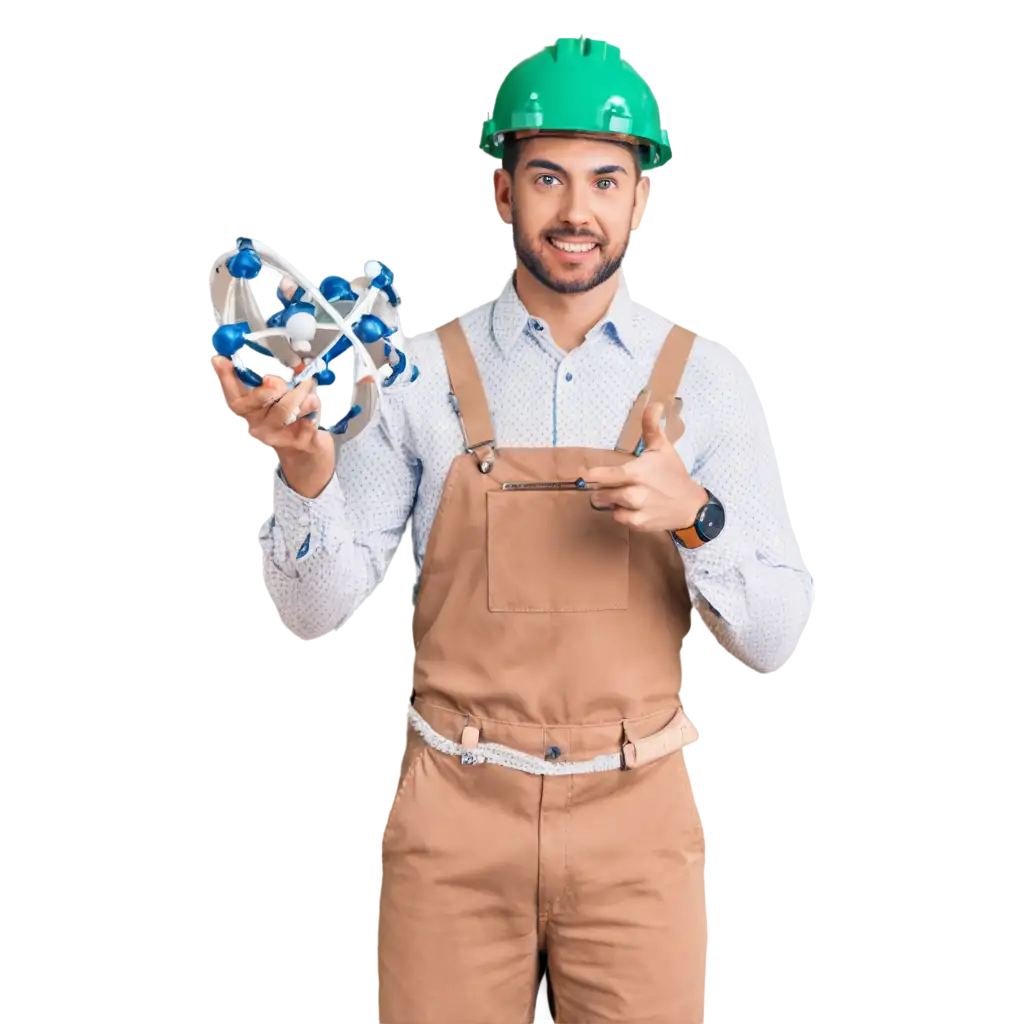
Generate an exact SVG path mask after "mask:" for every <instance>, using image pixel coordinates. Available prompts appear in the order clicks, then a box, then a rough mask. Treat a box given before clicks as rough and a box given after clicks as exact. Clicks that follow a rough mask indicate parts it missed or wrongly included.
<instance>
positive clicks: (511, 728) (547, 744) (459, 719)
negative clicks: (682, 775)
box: [412, 695, 696, 760]
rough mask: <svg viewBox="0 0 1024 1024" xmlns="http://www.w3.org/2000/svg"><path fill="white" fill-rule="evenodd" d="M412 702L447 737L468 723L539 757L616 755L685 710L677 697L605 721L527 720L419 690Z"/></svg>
mask: <svg viewBox="0 0 1024 1024" xmlns="http://www.w3.org/2000/svg"><path fill="white" fill-rule="evenodd" d="M412 704H413V707H414V708H415V709H416V711H417V712H418V713H419V714H420V715H421V716H422V717H423V719H424V720H425V721H426V722H428V723H429V725H430V726H431V727H432V728H433V729H434V730H435V731H436V732H438V733H440V734H441V735H442V736H444V737H445V738H446V739H450V740H452V741H454V742H456V743H459V742H460V741H461V739H462V736H463V732H464V730H465V729H466V727H467V726H470V727H472V728H475V729H476V730H478V734H479V742H488V743H498V744H501V745H502V746H506V747H511V748H513V749H515V750H519V751H522V752H523V753H525V754H530V755H532V756H535V757H541V758H550V756H551V752H552V748H557V754H556V755H555V756H556V757H557V758H559V759H562V760H580V759H584V758H590V757H596V756H598V755H601V754H614V753H616V752H617V751H620V750H621V749H622V746H623V744H624V743H627V742H634V743H635V742H636V741H637V740H640V739H643V738H644V737H648V736H652V735H653V734H654V733H656V732H659V731H660V730H661V729H663V728H665V726H667V725H669V723H670V722H672V721H673V719H674V718H675V716H676V715H677V714H678V713H679V712H680V711H681V707H682V706H681V704H680V703H679V701H678V700H676V701H674V702H670V703H666V704H665V705H664V706H662V707H659V708H658V709H656V710H653V711H649V712H645V713H644V714H641V715H634V716H629V717H621V718H608V719H605V720H603V721H587V722H571V721H564V720H556V721H523V720H511V719H508V718H502V717H488V716H486V715H480V714H478V713H476V712H475V711H471V710H469V709H467V708H458V707H455V706H454V705H446V704H442V703H440V702H438V701H436V700H432V699H426V698H424V697H422V696H420V695H417V696H415V697H414V698H413V701H412ZM684 722H685V727H686V728H687V729H688V731H691V732H692V736H693V738H694V739H695V738H696V730H695V729H693V726H692V723H690V722H689V719H686V718H685V715H684Z"/></svg>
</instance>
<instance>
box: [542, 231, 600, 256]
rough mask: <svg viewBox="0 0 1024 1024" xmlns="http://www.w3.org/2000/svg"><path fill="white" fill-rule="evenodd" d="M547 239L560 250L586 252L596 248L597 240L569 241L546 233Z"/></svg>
mask: <svg viewBox="0 0 1024 1024" xmlns="http://www.w3.org/2000/svg"><path fill="white" fill-rule="evenodd" d="M547 240H548V242H550V243H551V245H553V246H554V247H555V248H556V249H558V250H559V251H560V252H574V253H587V252H591V251H592V250H593V249H596V248H597V242H595V241H593V240H592V239H587V240H584V241H579V242H570V241H567V240H566V239H564V238H554V237H553V236H551V235H548V236H547Z"/></svg>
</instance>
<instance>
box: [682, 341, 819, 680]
mask: <svg viewBox="0 0 1024 1024" xmlns="http://www.w3.org/2000/svg"><path fill="white" fill-rule="evenodd" d="M710 351H711V353H712V354H713V356H714V359H713V364H714V365H713V371H714V372H710V373H709V372H707V369H708V368H703V369H702V370H701V371H700V372H699V376H700V378H701V380H702V381H703V382H705V384H706V388H707V393H708V400H707V401H702V402H701V403H700V406H701V408H702V409H706V410H707V412H706V415H705V416H704V417H703V422H702V423H701V426H700V427H699V434H700V440H699V444H698V448H697V450H696V452H695V453H694V455H693V466H692V468H691V470H690V475H691V476H692V477H693V479H694V480H696V481H697V482H698V483H700V484H701V485H702V486H704V487H705V488H706V489H707V490H709V491H711V492H712V493H713V494H714V495H715V497H716V498H718V500H719V501H721V502H722V505H723V506H724V507H725V526H724V527H723V529H722V532H721V533H720V534H719V535H718V536H717V537H715V538H714V539H713V540H711V541H708V542H707V543H705V544H702V545H701V546H700V547H697V548H684V547H683V546H682V545H681V544H677V547H678V549H679V552H680V557H681V558H682V560H683V564H684V566H685V568H686V576H687V581H688V584H689V586H690V590H691V599H692V600H693V602H694V605H695V607H696V608H697V610H698V612H699V614H700V616H701V618H702V619H703V621H704V622H705V623H706V625H707V626H708V628H709V629H710V631H711V633H712V634H713V635H714V637H715V639H716V640H717V641H718V643H719V644H721V646H722V647H724V648H725V649H726V650H727V651H729V653H730V654H732V655H733V656H735V657H736V658H738V659H739V660H740V661H742V662H743V663H744V664H745V665H748V666H749V667H750V668H753V669H755V670H757V671H758V672H771V671H774V670H775V669H777V668H779V667H780V666H781V665H783V664H784V663H785V662H786V660H787V659H788V658H789V656H790V655H791V654H792V653H793V651H794V650H795V648H796V644H797V641H798V640H799V638H800V635H801V633H802V632H803V629H804V626H805V625H806V623H807V620H808V618H809V616H810V611H811V606H812V604H813V602H814V579H813V577H812V576H811V574H810V573H809V572H808V571H807V568H806V566H805V565H804V562H803V559H802V557H801V554H800V549H799V547H798V545H797V540H796V537H795V535H794V533H793V528H792V525H791V524H790V521H789V515H788V512H787V510H786V503H785V499H784V497H783V493H782V482H781V479H780V476H779V469H778V465H777V463H776V459H775V452H774V449H773V447H772V442H771V438H770V436H769V433H768V423H767V420H766V418H765V414H764V410H763V408H762V406H761V402H760V400H759V399H758V396H757V392H756V391H755V389H754V384H753V381H752V380H751V378H750V375H749V374H748V373H747V371H746V368H745V367H744V366H743V365H742V363H741V362H740V360H739V359H738V358H737V357H736V356H735V355H734V354H733V353H732V352H730V351H729V350H728V349H727V348H725V346H723V345H719V344H717V343H712V345H711V347H710ZM685 376H686V375H685V374H684V380H685ZM683 418H684V422H685V419H686V409H685V407H684V409H683ZM686 429H687V431H689V429H690V427H689V425H688V426H687V428H686ZM684 437H685V435H684ZM681 446H682V439H680V441H679V442H677V450H680V451H681ZM681 454H682V452H681Z"/></svg>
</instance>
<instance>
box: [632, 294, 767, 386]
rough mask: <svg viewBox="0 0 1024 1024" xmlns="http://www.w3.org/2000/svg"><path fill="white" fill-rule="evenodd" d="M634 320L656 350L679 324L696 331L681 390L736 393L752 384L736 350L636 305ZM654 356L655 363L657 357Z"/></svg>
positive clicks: (633, 313)
mask: <svg viewBox="0 0 1024 1024" xmlns="http://www.w3.org/2000/svg"><path fill="white" fill-rule="evenodd" d="M632 320H633V324H632V326H633V330H634V332H635V333H636V334H637V335H638V336H640V337H644V338H649V339H652V345H653V346H654V348H660V346H661V344H662V343H663V341H664V339H665V337H666V336H667V335H668V332H669V330H671V328H672V327H673V325H676V324H678V326H679V327H682V328H684V329H686V330H690V331H693V333H694V339H693V347H692V348H691V349H690V355H689V356H688V358H687V360H686V366H685V367H684V368H683V376H682V380H681V381H680V387H681V389H682V390H684V391H695V390H696V391H701V392H703V391H706V390H707V389H709V388H712V389H725V390H735V389H736V388H737V387H746V386H747V385H748V383H749V381H750V376H749V374H748V373H747V370H746V367H745V366H744V365H743V363H742V361H741V360H740V358H739V356H738V355H736V353H735V352H733V351H732V349H730V348H728V347H727V346H726V345H723V344H722V342H720V341H715V340H714V339H712V338H708V337H706V336H705V335H703V334H700V333H699V332H697V331H695V330H694V329H693V328H692V327H690V326H689V325H688V324H686V323H684V322H680V321H677V320H672V319H671V318H669V317H665V316H662V315H661V314H660V313H657V312H655V311H654V310H653V309H649V308H648V307H647V306H643V305H641V304H640V303H638V302H634V303H633V307H632ZM656 354H657V353H656V352H652V353H651V356H652V359H653V358H654V357H655V356H656Z"/></svg>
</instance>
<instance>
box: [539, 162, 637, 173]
mask: <svg viewBox="0 0 1024 1024" xmlns="http://www.w3.org/2000/svg"><path fill="white" fill-rule="evenodd" d="M526 166H527V167H543V168H544V169H545V170H548V171H558V173H559V174H568V173H569V172H568V171H567V170H566V169H565V168H564V167H560V166H559V165H558V164H556V163H554V162H553V161H551V160H541V159H536V160H530V161H528V162H527V164H526ZM616 171H619V172H620V173H622V174H625V173H626V168H625V167H620V166H619V165H618V164H605V165H604V167H595V168H594V170H592V171H591V172H590V173H591V174H614V173H615V172H616Z"/></svg>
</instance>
